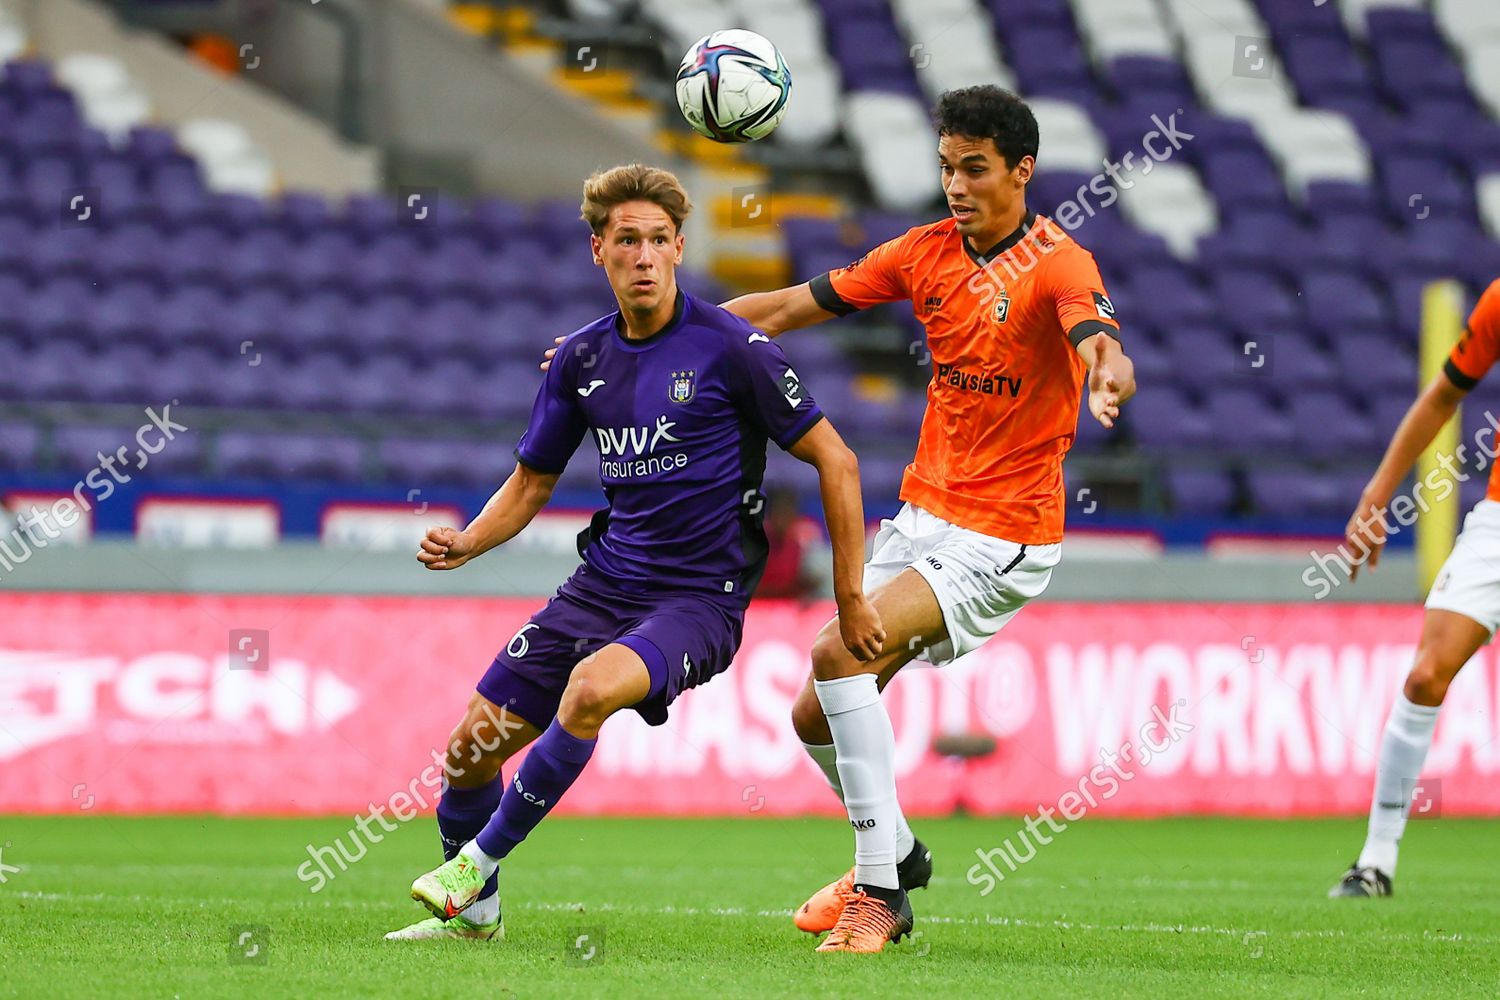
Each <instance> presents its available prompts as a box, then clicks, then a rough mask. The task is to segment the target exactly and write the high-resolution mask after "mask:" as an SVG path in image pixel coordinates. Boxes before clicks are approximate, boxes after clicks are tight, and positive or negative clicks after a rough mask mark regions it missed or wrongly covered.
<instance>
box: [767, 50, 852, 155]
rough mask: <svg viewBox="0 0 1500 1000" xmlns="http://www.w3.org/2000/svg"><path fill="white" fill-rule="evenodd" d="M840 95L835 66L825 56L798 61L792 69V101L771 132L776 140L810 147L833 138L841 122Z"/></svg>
mask: <svg viewBox="0 0 1500 1000" xmlns="http://www.w3.org/2000/svg"><path fill="white" fill-rule="evenodd" d="M790 58H791V57H790V56H788V61H790ZM843 94H844V85H843V80H842V78H841V77H840V76H839V71H838V68H837V67H836V66H834V64H833V63H832V61H830V60H829V59H828V58H827V57H826V56H823V57H820V58H818V59H817V60H803V61H801V62H798V63H797V64H796V66H795V67H793V69H792V100H791V103H790V104H788V105H787V109H786V117H785V118H783V119H782V120H781V124H780V125H779V126H778V127H777V129H776V131H775V132H774V133H773V135H774V136H775V138H776V141H777V142H784V143H791V144H793V145H800V146H812V145H817V144H819V143H824V142H827V141H829V140H830V139H832V138H833V137H834V136H835V135H837V134H838V131H839V128H840V127H841V126H842V125H843V122H842V121H841V120H840V119H839V104H840V102H841V99H842V98H843Z"/></svg>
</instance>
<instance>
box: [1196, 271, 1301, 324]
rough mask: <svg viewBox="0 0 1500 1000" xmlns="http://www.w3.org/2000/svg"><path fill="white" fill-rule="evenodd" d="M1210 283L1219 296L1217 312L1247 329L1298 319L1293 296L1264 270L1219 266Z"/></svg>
mask: <svg viewBox="0 0 1500 1000" xmlns="http://www.w3.org/2000/svg"><path fill="white" fill-rule="evenodd" d="M1210 284H1211V285H1212V286H1213V288H1214V292H1215V294H1216V295H1217V296H1218V300H1219V315H1220V316H1221V317H1223V318H1225V319H1227V320H1231V321H1233V322H1234V323H1236V324H1239V325H1241V326H1245V327H1248V328H1251V329H1254V328H1256V327H1263V326H1283V325H1286V324H1289V323H1296V322H1298V321H1300V320H1301V318H1302V316H1301V311H1300V310H1299V309H1298V308H1297V300H1296V298H1295V297H1294V296H1293V295H1292V293H1291V292H1290V291H1288V290H1287V287H1286V286H1285V285H1284V284H1283V283H1282V282H1281V281H1279V280H1278V279H1276V278H1274V277H1272V276H1271V274H1270V273H1268V272H1265V271H1250V270H1242V269H1233V270H1229V269H1226V270H1221V271H1219V272H1218V273H1217V274H1215V275H1214V276H1213V278H1212V279H1211V280H1210Z"/></svg>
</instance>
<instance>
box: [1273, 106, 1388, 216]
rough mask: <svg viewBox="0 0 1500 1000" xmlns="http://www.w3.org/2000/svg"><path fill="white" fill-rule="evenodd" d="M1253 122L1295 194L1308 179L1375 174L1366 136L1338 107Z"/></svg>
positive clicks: (1367, 177)
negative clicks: (1339, 111) (1363, 135)
mask: <svg viewBox="0 0 1500 1000" xmlns="http://www.w3.org/2000/svg"><path fill="white" fill-rule="evenodd" d="M1252 124H1253V126H1254V128H1255V130H1256V133H1257V134H1258V135H1259V136H1260V140H1261V142H1263V143H1265V145H1266V149H1267V150H1268V151H1269V152H1270V154H1271V157H1272V159H1274V160H1276V162H1277V164H1278V165H1279V166H1280V167H1281V171H1282V175H1283V177H1284V178H1285V180H1286V185H1287V190H1288V191H1290V192H1292V194H1294V195H1300V194H1301V193H1302V192H1303V191H1304V190H1305V189H1306V187H1307V184H1308V182H1309V181H1314V180H1341V181H1357V182H1363V183H1367V182H1369V181H1370V180H1371V179H1372V178H1373V173H1374V172H1373V168H1372V165H1371V162H1370V152H1369V150H1368V149H1367V148H1366V146H1365V144H1364V140H1362V139H1361V138H1360V137H1359V133H1358V132H1357V131H1356V130H1355V128H1354V126H1353V125H1352V124H1351V123H1350V121H1349V119H1348V118H1346V117H1345V116H1344V115H1341V114H1339V113H1338V112H1336V111H1307V110H1298V111H1294V112H1291V113H1290V114H1287V115H1285V116H1283V117H1280V118H1275V119H1265V120H1252Z"/></svg>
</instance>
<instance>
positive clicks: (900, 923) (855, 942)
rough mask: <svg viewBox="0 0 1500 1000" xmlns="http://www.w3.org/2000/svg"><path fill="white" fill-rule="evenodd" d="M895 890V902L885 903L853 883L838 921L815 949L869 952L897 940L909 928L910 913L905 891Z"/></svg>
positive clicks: (881, 948) (909, 930) (880, 948)
mask: <svg viewBox="0 0 1500 1000" xmlns="http://www.w3.org/2000/svg"><path fill="white" fill-rule="evenodd" d="M896 893H897V895H896V899H895V902H893V903H888V902H886V901H885V900H884V899H880V898H879V897H876V896H872V895H870V894H869V893H868V892H866V891H865V889H864V887H863V886H856V887H855V888H854V890H853V895H852V896H851V897H850V899H849V902H848V903H846V904H845V905H844V912H843V913H841V914H839V920H838V923H836V924H834V925H833V930H831V931H829V932H828V937H826V938H824V939H823V943H822V944H820V945H818V949H817V950H818V951H852V952H857V953H860V954H866V955H868V954H873V953H875V952H878V951H881V950H883V949H884V948H885V943H886V942H887V941H900V940H901V939H902V938H903V937H905V936H906V935H907V934H909V933H910V932H911V925H912V913H911V902H910V901H909V900H908V899H907V898H906V893H905V892H903V891H901V890H899V889H898V890H896Z"/></svg>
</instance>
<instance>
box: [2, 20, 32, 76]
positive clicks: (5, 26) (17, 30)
mask: <svg viewBox="0 0 1500 1000" xmlns="http://www.w3.org/2000/svg"><path fill="white" fill-rule="evenodd" d="M25 54H26V32H25V31H24V30H23V29H22V28H21V26H20V25H19V24H17V23H15V22H13V21H7V20H5V19H4V18H0V66H3V65H5V64H6V63H8V62H10V61H11V60H12V59H17V58H19V57H21V56H23V55H25Z"/></svg>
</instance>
